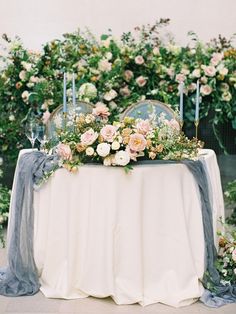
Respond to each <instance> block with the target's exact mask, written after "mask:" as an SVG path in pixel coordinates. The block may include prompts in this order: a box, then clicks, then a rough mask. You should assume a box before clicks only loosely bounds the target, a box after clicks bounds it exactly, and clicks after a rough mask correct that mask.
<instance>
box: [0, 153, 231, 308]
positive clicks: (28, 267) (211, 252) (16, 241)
mask: <svg viewBox="0 0 236 314" xmlns="http://www.w3.org/2000/svg"><path fill="white" fill-rule="evenodd" d="M146 163H150V162H145V161H142V164H146ZM151 163H153V164H158V163H161V164H163V163H167V164H168V163H175V161H151ZM181 163H183V164H184V165H186V166H187V167H188V169H189V171H190V172H191V173H192V174H193V176H194V178H195V180H196V183H197V185H198V188H199V192H200V196H201V210H202V222H203V229H204V239H205V269H206V272H205V275H204V278H203V284H204V286H205V287H206V286H207V284H208V283H209V282H210V283H211V284H212V285H213V286H214V287H215V292H214V293H212V292H210V291H208V290H207V289H205V291H204V293H203V295H202V297H201V301H202V302H204V303H205V304H206V305H208V306H211V307H218V306H221V305H223V304H226V303H231V302H236V286H223V285H222V284H221V283H220V276H219V273H218V271H217V269H216V268H215V265H214V263H215V260H216V257H217V251H216V248H215V246H214V233H213V225H212V207H211V202H210V195H209V194H210V191H209V185H208V184H209V183H208V179H207V178H208V176H207V170H206V166H205V164H204V160H197V161H192V160H184V161H181ZM56 165H57V157H56V156H48V155H45V154H43V153H41V152H31V153H26V154H24V155H22V156H21V157H20V160H19V165H18V167H17V169H18V170H17V172H18V173H16V176H15V179H16V185H15V193H14V194H15V195H14V196H13V199H12V204H11V217H10V221H9V231H8V241H7V242H8V267H7V268H6V269H4V270H0V294H2V295H6V296H19V295H33V294H35V293H36V292H37V291H38V290H39V280H38V275H37V269H36V266H35V263H34V257H33V233H34V230H33V227H34V210H33V186H34V184H37V183H39V182H40V180H41V179H42V178H43V176H44V174H45V172H49V171H51V170H52V169H53V168H55V167H56Z"/></svg>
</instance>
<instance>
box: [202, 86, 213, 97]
mask: <svg viewBox="0 0 236 314" xmlns="http://www.w3.org/2000/svg"><path fill="white" fill-rule="evenodd" d="M211 92H212V88H211V86H209V85H201V87H200V93H201V94H202V95H203V96H206V95H210V93H211Z"/></svg>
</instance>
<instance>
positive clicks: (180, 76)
mask: <svg viewBox="0 0 236 314" xmlns="http://www.w3.org/2000/svg"><path fill="white" fill-rule="evenodd" d="M185 79H186V76H185V75H184V74H182V73H179V74H177V75H176V77H175V80H176V81H177V82H179V83H181V82H184V81H185Z"/></svg>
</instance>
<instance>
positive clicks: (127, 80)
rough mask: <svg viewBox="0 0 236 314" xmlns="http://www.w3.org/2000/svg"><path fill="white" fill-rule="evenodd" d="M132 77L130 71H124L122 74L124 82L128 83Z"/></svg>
mask: <svg viewBox="0 0 236 314" xmlns="http://www.w3.org/2000/svg"><path fill="white" fill-rule="evenodd" d="M133 77H134V74H133V72H132V71H130V70H126V71H125V72H124V79H125V80H126V82H129V81H130V80H131V79H132V78H133Z"/></svg>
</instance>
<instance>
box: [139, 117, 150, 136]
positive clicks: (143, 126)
mask: <svg viewBox="0 0 236 314" xmlns="http://www.w3.org/2000/svg"><path fill="white" fill-rule="evenodd" d="M136 127H137V130H138V132H139V133H141V134H143V135H146V134H147V133H148V132H149V131H150V130H151V125H150V122H149V120H140V121H139V122H138V123H137V124H136Z"/></svg>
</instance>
